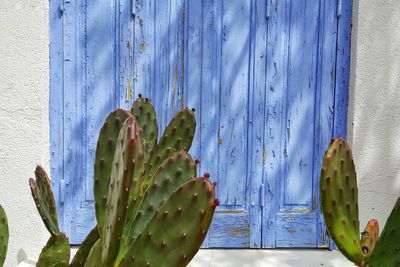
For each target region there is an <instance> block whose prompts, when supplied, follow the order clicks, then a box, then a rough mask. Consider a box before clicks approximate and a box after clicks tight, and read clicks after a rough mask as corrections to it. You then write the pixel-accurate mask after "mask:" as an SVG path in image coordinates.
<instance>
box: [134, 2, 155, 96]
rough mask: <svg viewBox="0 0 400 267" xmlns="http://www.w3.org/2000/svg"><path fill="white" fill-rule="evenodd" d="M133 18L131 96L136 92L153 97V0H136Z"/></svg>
mask: <svg viewBox="0 0 400 267" xmlns="http://www.w3.org/2000/svg"><path fill="white" fill-rule="evenodd" d="M134 4H135V7H134V9H135V18H134V38H133V44H132V45H131V46H132V48H133V50H134V59H133V64H134V74H133V77H131V79H132V80H133V92H132V96H133V98H134V99H135V98H136V97H137V95H138V94H142V95H143V96H145V97H149V98H150V99H152V100H153V101H154V99H153V95H152V93H153V91H154V90H155V89H154V88H153V87H154V81H155V77H154V70H155V66H157V64H158V60H156V58H155V57H154V54H155V46H154V45H155V34H154V32H155V20H156V19H155V5H154V2H153V1H146V0H136V1H135V2H134Z"/></svg>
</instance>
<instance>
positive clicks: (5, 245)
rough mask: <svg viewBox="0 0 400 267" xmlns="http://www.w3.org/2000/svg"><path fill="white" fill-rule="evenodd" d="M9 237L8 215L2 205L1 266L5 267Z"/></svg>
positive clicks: (0, 215) (0, 231)
mask: <svg viewBox="0 0 400 267" xmlns="http://www.w3.org/2000/svg"><path fill="white" fill-rule="evenodd" d="M8 237H9V232H8V222H7V215H6V213H5V212H4V209H3V207H2V206H1V205H0V266H3V264H4V260H5V259H6V256H7V249H8Z"/></svg>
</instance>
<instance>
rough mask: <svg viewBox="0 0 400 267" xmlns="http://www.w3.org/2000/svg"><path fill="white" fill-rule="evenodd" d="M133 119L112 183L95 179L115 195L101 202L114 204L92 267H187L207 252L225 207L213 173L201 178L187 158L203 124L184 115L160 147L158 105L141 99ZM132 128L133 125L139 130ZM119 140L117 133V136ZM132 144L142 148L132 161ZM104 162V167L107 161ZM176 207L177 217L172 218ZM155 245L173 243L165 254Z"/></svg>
mask: <svg viewBox="0 0 400 267" xmlns="http://www.w3.org/2000/svg"><path fill="white" fill-rule="evenodd" d="M131 113H132V114H133V116H131V115H128V116H127V119H126V120H125V122H124V126H122V127H121V128H120V133H119V137H118V142H117V145H116V147H115V148H114V149H115V151H114V152H112V153H113V156H114V158H113V163H112V165H111V166H110V167H109V168H110V169H111V171H109V174H110V178H109V179H99V178H97V177H96V175H95V186H98V187H99V188H100V187H101V188H103V189H104V188H105V185H107V186H108V194H107V196H106V197H104V192H105V191H104V190H103V192H102V194H103V196H101V197H99V201H106V209H105V210H103V211H102V212H103V215H104V216H103V219H102V217H99V216H97V219H98V225H99V226H100V225H101V224H103V228H102V230H101V231H100V239H99V240H98V241H97V242H96V244H95V245H94V246H93V247H92V249H91V251H90V253H89V256H88V258H87V260H86V263H85V267H94V266H97V267H99V266H114V267H117V266H142V263H144V265H143V266H150V265H149V264H150V261H151V262H152V263H151V264H152V265H151V266H163V265H166V266H178V267H180V266H186V265H187V263H188V262H189V261H190V260H191V259H192V257H193V256H194V255H195V253H196V252H197V251H198V249H199V248H200V246H201V243H202V241H203V240H204V238H205V236H206V233H207V230H208V227H209V226H210V223H211V218H212V216H213V214H214V210H215V207H216V206H217V205H218V200H216V199H215V188H214V187H215V184H213V183H211V182H210V181H209V175H205V176H206V177H205V178H204V177H203V178H195V177H196V163H195V161H194V160H193V159H192V158H191V156H190V155H189V154H188V153H187V151H188V150H189V148H190V146H191V143H192V140H193V135H194V132H195V126H196V122H195V119H194V110H190V109H184V110H182V111H180V112H178V113H177V114H176V115H175V116H174V118H173V119H172V120H171V122H170V123H169V125H168V126H167V128H166V129H165V131H164V133H163V135H162V137H161V139H160V142H159V143H158V144H157V139H156V133H157V131H158V126H157V122H156V120H155V112H154V107H153V106H152V104H151V101H150V100H148V99H143V98H142V97H141V96H139V98H138V99H137V100H136V101H135V102H134V104H133V106H132V109H131ZM110 117H112V114H110V116H109V118H110ZM108 123H109V122H108V121H106V126H103V128H102V129H104V127H108V125H107V124H108ZM137 123H138V124H139V126H140V129H137V125H136V124H137ZM126 125H131V132H128V131H127V126H126ZM132 129H134V131H132ZM114 130H115V129H114ZM133 133H134V134H133ZM113 136H114V137H115V136H117V134H116V133H115V132H114V133H113ZM101 139H103V140H104V139H106V138H105V137H104V133H103V130H102V132H101V133H100V136H99V143H100V142H103V141H101ZM131 144H132V145H133V144H134V145H138V144H142V146H140V145H139V147H140V148H139V149H137V150H135V151H137V152H136V153H133V155H131V154H130V153H129V151H131V150H134V149H129V145H131ZM108 153H110V152H109V151H108ZM96 154H98V153H96ZM101 158H104V155H103V156H99V159H101ZM103 163H104V162H103ZM129 163H132V164H131V165H129ZM133 163H134V164H133ZM96 164H97V165H98V166H100V164H101V162H100V161H96ZM127 166H128V167H127ZM95 168H96V166H95ZM103 183H104V184H103ZM96 190H97V189H96V188H95V194H96ZM127 194H129V197H127ZM96 205H97V201H96ZM171 209H174V212H175V213H176V214H175V213H171V215H170V216H167V214H168V212H170V210H171ZM96 211H97V210H96ZM189 211H190V212H189ZM162 214H164V215H162ZM174 214H175V215H176V216H179V220H176V218H175V217H176V216H175V215H174ZM161 215H162V216H161ZM196 217H198V218H199V219H196ZM99 218H100V220H99ZM160 218H161V219H162V218H164V219H165V221H162V220H160ZM102 220H103V221H102ZM121 231H122V232H121ZM143 233H146V237H144V234H143ZM153 233H154V234H153ZM149 237H151V238H150V239H149ZM153 240H154V242H161V243H160V244H161V245H162V244H164V243H165V249H164V250H163V251H162V252H161V251H159V245H160V244H158V243H157V244H156V243H154V242H153ZM167 244H168V245H167ZM176 251H181V252H182V253H180V254H179V253H176ZM154 255H157V256H156V257H155V256H154ZM99 259H100V260H99ZM164 259H168V262H164Z"/></svg>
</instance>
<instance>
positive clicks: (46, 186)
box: [29, 166, 60, 235]
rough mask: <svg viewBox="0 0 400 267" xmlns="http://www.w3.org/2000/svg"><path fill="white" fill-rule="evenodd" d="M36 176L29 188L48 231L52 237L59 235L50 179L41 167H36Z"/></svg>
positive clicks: (30, 182)
mask: <svg viewBox="0 0 400 267" xmlns="http://www.w3.org/2000/svg"><path fill="white" fill-rule="evenodd" d="M35 176H36V181H35V180H34V179H33V178H31V179H29V186H30V188H31V193H32V197H33V199H34V201H35V204H36V208H37V210H38V211H39V214H40V216H41V217H42V220H43V222H44V224H45V226H46V228H47V230H48V231H49V232H50V233H51V234H52V235H57V234H58V233H59V232H60V230H59V228H58V221H57V210H56V204H55V201H54V195H53V191H51V182H50V178H49V176H48V175H47V173H46V171H45V170H44V169H43V168H42V167H41V166H37V167H36V170H35Z"/></svg>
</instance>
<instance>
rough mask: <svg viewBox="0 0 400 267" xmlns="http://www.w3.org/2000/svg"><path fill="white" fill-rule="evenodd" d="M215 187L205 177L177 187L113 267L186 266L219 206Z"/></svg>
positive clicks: (204, 235) (198, 246) (199, 244)
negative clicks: (118, 262)
mask: <svg viewBox="0 0 400 267" xmlns="http://www.w3.org/2000/svg"><path fill="white" fill-rule="evenodd" d="M214 187H215V184H212V183H210V181H209V180H208V179H207V178H192V179H191V180H189V181H188V182H186V183H185V184H183V185H182V186H180V187H179V188H178V189H177V190H176V191H175V192H174V193H173V194H171V196H170V197H169V198H168V199H167V200H166V201H165V203H164V204H163V205H162V206H161V208H160V209H159V210H158V211H157V212H156V214H155V215H154V216H153V218H152V220H151V221H150V223H149V224H148V225H147V227H146V228H145V229H144V231H143V232H142V233H141V234H140V236H139V237H138V238H137V239H136V241H135V242H134V243H133V245H132V246H131V247H130V249H129V251H128V254H127V255H126V257H124V258H123V259H122V261H121V263H120V264H116V265H115V266H120V267H140V266H155V267H172V266H174V267H182V266H186V265H187V264H188V263H189V262H190V260H191V259H192V258H193V256H194V255H195V254H196V253H197V251H198V250H199V248H200V246H201V244H202V243H203V241H204V238H205V237H206V234H207V231H208V228H209V226H210V223H211V219H212V216H213V214H214V211H215V207H216V206H217V205H218V200H216V199H215V198H214V196H215V188H214Z"/></svg>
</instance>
